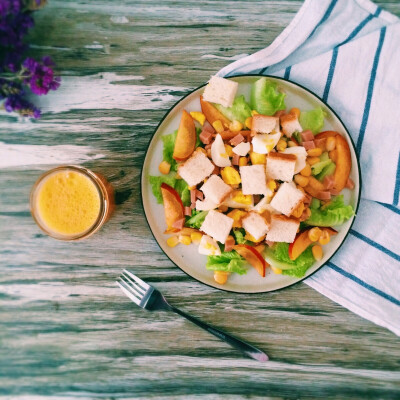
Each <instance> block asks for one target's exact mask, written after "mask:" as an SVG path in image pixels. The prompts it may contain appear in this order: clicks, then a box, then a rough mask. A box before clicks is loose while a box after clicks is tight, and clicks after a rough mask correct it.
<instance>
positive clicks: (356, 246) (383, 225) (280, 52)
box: [218, 0, 400, 335]
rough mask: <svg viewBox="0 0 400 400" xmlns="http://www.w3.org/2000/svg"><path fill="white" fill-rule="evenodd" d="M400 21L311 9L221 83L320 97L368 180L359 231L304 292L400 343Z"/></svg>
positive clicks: (351, 0) (368, 9)
mask: <svg viewBox="0 0 400 400" xmlns="http://www.w3.org/2000/svg"><path fill="white" fill-rule="evenodd" d="M399 48H400V20H399V19H398V18H397V17H396V16H394V15H392V14H390V13H388V12H386V11H384V10H382V9H380V8H379V7H377V6H376V5H375V4H374V3H372V2H371V1H369V0H306V1H305V2H304V4H303V6H302V7H301V9H300V11H299V12H298V13H297V15H296V16H295V18H294V19H293V21H292V22H291V24H290V25H289V26H288V27H287V28H286V29H285V30H284V31H283V32H282V33H281V34H280V35H279V36H278V38H277V39H276V40H275V41H274V42H273V43H272V44H271V45H270V46H268V47H267V48H265V49H263V50H261V51H259V52H257V53H255V54H253V55H250V56H248V57H245V58H242V59H240V60H238V61H236V62H234V63H233V64H230V65H228V66H227V67H225V68H223V69H222V70H221V71H220V72H219V73H218V75H219V76H231V75H240V74H246V73H261V74H265V75H274V76H279V77H285V78H287V79H290V80H292V81H294V82H297V83H300V84H302V85H303V86H305V87H307V88H309V89H310V90H312V91H313V92H314V93H316V94H317V95H319V96H320V97H321V98H323V99H324V100H325V101H327V102H328V103H329V105H331V106H332V107H333V109H334V110H335V111H336V112H337V113H338V114H339V116H340V118H341V119H342V120H343V122H344V123H345V125H346V126H347V128H348V129H349V131H350V134H351V136H352V138H353V140H354V143H355V144H356V149H357V152H358V154H359V158H360V162H361V173H362V179H363V189H362V195H361V197H362V199H361V202H360V208H359V211H358V215H357V218H356V221H355V224H354V226H353V228H352V229H351V231H350V235H349V236H348V238H347V240H346V242H345V244H344V245H343V246H342V248H341V249H340V251H339V252H338V253H337V254H336V255H335V256H334V257H333V258H332V260H331V261H330V262H329V263H328V264H327V265H326V266H324V267H323V268H321V269H320V270H319V271H318V272H317V273H316V274H314V275H313V276H311V277H310V278H308V279H307V280H306V281H305V282H306V283H307V284H308V285H310V286H311V287H313V288H315V289H316V290H318V291H319V292H321V293H322V294H324V295H325V296H327V297H329V298H330V299H332V300H334V301H336V302H337V303H339V304H341V305H343V306H344V307H347V308H348V309H349V310H352V311H353V312H355V313H357V314H359V315H361V316H362V317H364V318H367V319H369V320H371V321H373V322H375V323H376V324H378V325H381V326H384V327H386V328H388V329H390V330H391V331H393V332H394V333H396V334H397V335H400V255H399V254H400V209H399V190H400V154H399V153H400V111H399V109H398V108H399V104H400V73H399V66H400V51H399Z"/></svg>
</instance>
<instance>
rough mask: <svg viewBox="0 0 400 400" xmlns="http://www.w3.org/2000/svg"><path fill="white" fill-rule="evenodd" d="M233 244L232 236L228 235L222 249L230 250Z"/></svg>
mask: <svg viewBox="0 0 400 400" xmlns="http://www.w3.org/2000/svg"><path fill="white" fill-rule="evenodd" d="M234 245H235V239H234V238H233V237H232V236H228V239H226V242H225V247H224V251H231V250H233V246H234Z"/></svg>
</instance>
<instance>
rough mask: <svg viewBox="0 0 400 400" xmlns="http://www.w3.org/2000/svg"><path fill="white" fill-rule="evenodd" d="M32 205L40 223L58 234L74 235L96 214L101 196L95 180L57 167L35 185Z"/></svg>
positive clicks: (94, 220) (86, 225)
mask: <svg viewBox="0 0 400 400" xmlns="http://www.w3.org/2000/svg"><path fill="white" fill-rule="evenodd" d="M35 203H36V204H35V208H36V211H37V214H38V217H39V218H40V220H41V222H42V224H43V225H45V226H46V227H47V228H48V230H50V231H53V232H56V233H58V234H61V235H78V234H80V233H83V232H86V231H87V230H88V229H90V228H91V227H92V226H93V225H94V223H95V222H96V220H97V219H98V217H99V213H100V208H101V200H100V195H99V191H98V189H97V187H96V185H95V183H94V182H93V181H92V180H91V179H90V178H88V177H87V176H85V175H84V174H82V173H80V172H76V171H71V170H69V171H68V170H67V171H59V172H55V173H53V174H50V175H49V176H48V177H47V178H45V179H44V180H43V181H42V182H41V184H40V186H39V187H38V189H37V195H36V201H35Z"/></svg>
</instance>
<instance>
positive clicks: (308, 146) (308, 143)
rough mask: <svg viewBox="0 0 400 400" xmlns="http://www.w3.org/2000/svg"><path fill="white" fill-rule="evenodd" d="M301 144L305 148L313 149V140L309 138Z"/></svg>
mask: <svg viewBox="0 0 400 400" xmlns="http://www.w3.org/2000/svg"><path fill="white" fill-rule="evenodd" d="M302 145H303V147H304V148H305V149H306V150H310V149H315V143H314V140H310V141H308V142H303V143H302Z"/></svg>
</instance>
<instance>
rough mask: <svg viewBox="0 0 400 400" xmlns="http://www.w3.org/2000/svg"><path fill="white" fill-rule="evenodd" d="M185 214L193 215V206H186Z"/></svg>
mask: <svg viewBox="0 0 400 400" xmlns="http://www.w3.org/2000/svg"><path fill="white" fill-rule="evenodd" d="M185 215H187V216H188V217H191V216H192V208H191V207H185Z"/></svg>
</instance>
